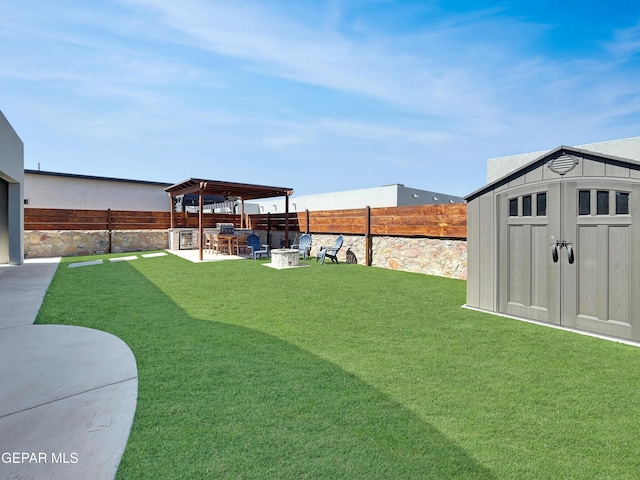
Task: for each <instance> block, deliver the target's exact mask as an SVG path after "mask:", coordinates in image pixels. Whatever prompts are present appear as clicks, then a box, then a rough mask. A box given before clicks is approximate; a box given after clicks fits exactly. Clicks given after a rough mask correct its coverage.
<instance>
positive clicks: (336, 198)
mask: <svg viewBox="0 0 640 480" xmlns="http://www.w3.org/2000/svg"><path fill="white" fill-rule="evenodd" d="M414 195H415V196H414ZM449 199H455V203H458V202H462V201H463V200H462V199H461V198H459V197H451V196H449V195H446V194H441V193H434V192H427V191H425V190H418V189H414V188H407V187H405V186H404V185H401V184H392V185H383V186H381V187H372V188H362V189H358V190H347V191H343V192H331V193H320V194H316V195H300V196H298V197H290V198H289V211H290V212H304V211H305V210H309V211H316V210H345V209H351V208H365V207H367V206H369V207H371V208H381V207H397V206H401V205H424V204H430V203H449ZM284 207H285V199H284V198H274V199H271V200H257V201H252V202H250V204H248V205H247V206H246V208H245V211H246V212H247V213H267V212H271V213H276V212H284Z"/></svg>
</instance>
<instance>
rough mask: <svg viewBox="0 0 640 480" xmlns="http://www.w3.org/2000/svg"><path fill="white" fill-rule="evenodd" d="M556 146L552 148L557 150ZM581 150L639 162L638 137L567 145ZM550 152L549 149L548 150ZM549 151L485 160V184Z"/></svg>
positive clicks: (639, 145)
mask: <svg viewBox="0 0 640 480" xmlns="http://www.w3.org/2000/svg"><path fill="white" fill-rule="evenodd" d="M559 146H560V145H556V146H555V147H553V148H557V147H559ZM568 146H572V147H575V148H580V149H583V150H589V151H592V152H595V153H602V154H604V155H613V156H616V157H621V158H627V159H630V160H638V161H640V137H631V138H623V139H620V140H609V141H606V142H597V143H587V144H584V145H568ZM550 150H551V149H550ZM548 151H549V150H541V151H538V152H530V153H520V154H517V155H508V156H505V157H496V158H490V159H489V160H487V183H491V182H493V181H494V180H498V179H499V178H502V177H504V176H505V175H507V174H509V173H511V172H513V171H515V170H518V169H519V168H520V167H522V166H524V165H526V164H527V163H529V162H532V161H533V160H535V159H536V158H539V157H541V156H542V155H544V154H545V153H547V152H548Z"/></svg>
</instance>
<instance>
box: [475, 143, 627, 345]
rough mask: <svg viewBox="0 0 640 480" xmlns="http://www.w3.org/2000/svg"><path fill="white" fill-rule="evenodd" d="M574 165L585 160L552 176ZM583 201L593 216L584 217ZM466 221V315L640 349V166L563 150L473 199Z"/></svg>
mask: <svg viewBox="0 0 640 480" xmlns="http://www.w3.org/2000/svg"><path fill="white" fill-rule="evenodd" d="M567 155H569V156H571V157H572V158H577V159H578V160H577V161H578V163H577V165H575V166H574V167H573V168H572V169H571V170H569V171H566V172H564V175H560V174H559V173H556V172H554V171H552V169H550V168H549V163H550V162H552V161H556V160H557V159H559V158H568V157H567ZM580 192H582V193H580ZM538 195H540V196H541V198H544V199H546V212H545V214H544V215H541V216H538V215H537V214H536V213H535V207H536V205H535V202H536V201H537V198H538ZM579 195H583V196H585V195H586V197H584V198H587V197H588V198H589V199H590V203H589V206H590V208H591V209H592V210H591V211H590V212H591V213H590V214H586V215H585V214H582V215H579V214H578V208H579V206H578V204H579V200H578V197H579ZM619 196H620V198H623V199H627V201H628V208H629V211H628V212H627V213H625V214H616V211H615V208H616V203H615V202H617V201H618V198H619ZM584 198H583V201H584ZM524 199H526V202H527V206H528V205H531V203H532V202H534V205H533V208H534V212H533V213H531V212H528V215H527V214H523V208H524V207H523V203H524V202H525V200H524ZM600 200H602V201H603V202H605V201H608V202H609V208H610V210H608V213H607V214H606V215H604V214H600V213H598V214H596V213H595V212H596V209H597V208H598V207H597V203H598V202H599V201H600ZM510 202H512V205H513V206H515V205H517V208H518V213H517V215H511V214H510V213H509V205H510ZM605 203H606V202H605ZM467 215H468V221H467V222H468V223H467V248H468V275H467V305H468V306H470V307H473V308H478V309H481V310H487V311H491V312H499V313H505V314H511V315H514V316H519V317H523V318H528V319H534V320H539V321H544V322H548V323H553V324H559V325H564V326H568V327H571V328H576V329H581V330H587V331H593V332H596V333H601V334H605V335H611V336H616V337H622V338H627V339H632V340H640V252H639V250H640V249H639V248H634V246H637V245H640V221H639V219H640V163H638V162H636V161H633V160H627V159H620V158H616V157H610V156H605V155H601V154H595V153H593V152H587V151H584V150H578V149H573V148H570V147H560V148H558V149H556V150H553V151H551V152H549V153H547V154H545V155H544V156H542V157H540V158H538V159H537V160H535V161H533V162H531V163H529V164H528V165H525V166H523V167H522V168H520V169H519V170H517V171H515V172H512V173H511V174H509V175H508V176H506V177H503V178H502V179H499V180H497V181H495V182H493V183H492V184H489V185H487V186H485V187H484V188H482V189H480V190H478V191H477V192H474V193H472V194H471V195H469V196H468V197H467ZM556 244H559V245H560V246H555V245H556ZM554 248H555V251H556V252H559V257H560V258H559V259H558V260H556V261H554V259H553V258H554V257H553V249H554ZM570 257H571V258H572V259H573V261H569V258H570Z"/></svg>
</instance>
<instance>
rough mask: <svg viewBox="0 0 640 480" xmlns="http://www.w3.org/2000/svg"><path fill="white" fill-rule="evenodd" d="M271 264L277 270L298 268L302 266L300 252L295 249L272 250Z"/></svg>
mask: <svg viewBox="0 0 640 480" xmlns="http://www.w3.org/2000/svg"><path fill="white" fill-rule="evenodd" d="M271 264H272V265H273V266H274V267H276V268H287V267H297V266H298V265H299V264H300V252H299V250H297V249H294V248H276V249H274V250H271Z"/></svg>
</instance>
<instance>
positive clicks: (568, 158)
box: [547, 153, 578, 175]
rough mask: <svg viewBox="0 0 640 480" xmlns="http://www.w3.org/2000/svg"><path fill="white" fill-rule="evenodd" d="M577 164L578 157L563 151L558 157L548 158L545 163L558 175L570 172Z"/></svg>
mask: <svg viewBox="0 0 640 480" xmlns="http://www.w3.org/2000/svg"><path fill="white" fill-rule="evenodd" d="M576 165H578V157H576V156H573V155H569V154H568V153H564V154H562V155H560V156H559V157H556V158H554V159H552V160H549V162H548V163H547V167H549V170H551V171H552V172H554V173H557V174H558V175H564V174H565V173H567V172H570V171H571V170H573V169H574V168H575V166H576Z"/></svg>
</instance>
